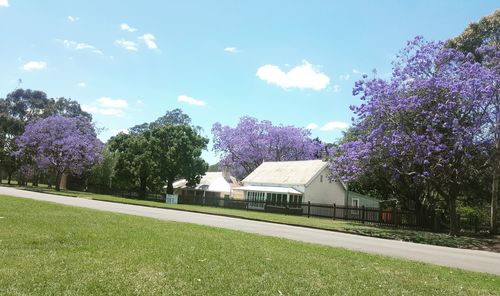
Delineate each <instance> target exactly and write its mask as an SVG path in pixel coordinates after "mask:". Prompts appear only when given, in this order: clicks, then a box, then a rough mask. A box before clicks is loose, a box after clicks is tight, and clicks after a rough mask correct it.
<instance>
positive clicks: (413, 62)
mask: <svg viewBox="0 0 500 296" xmlns="http://www.w3.org/2000/svg"><path fill="white" fill-rule="evenodd" d="M498 82H499V76H498V73H497V72H496V71H495V70H493V69H491V68H487V67H484V66H483V65H482V64H480V63H477V62H476V61H475V59H474V56H473V55H472V54H468V55H465V54H464V53H462V52H459V51H457V50H455V49H449V48H445V47H444V46H443V43H440V42H426V41H424V40H423V38H421V37H417V38H415V39H414V40H412V41H410V42H408V45H407V47H406V48H405V49H403V50H402V51H401V52H400V54H399V56H398V59H397V60H396V61H395V63H394V67H393V72H392V77H391V78H390V80H387V81H386V80H382V79H368V78H367V77H366V76H364V79H363V80H361V81H358V82H357V83H356V84H355V87H354V90H353V94H354V95H360V98H361V100H362V101H363V103H362V104H361V105H359V106H353V107H352V109H353V111H354V113H355V114H356V121H355V122H354V126H353V129H354V132H355V134H356V135H357V136H356V137H355V139H352V140H351V141H347V142H345V143H344V144H342V145H341V146H340V147H339V150H338V151H337V157H336V159H335V160H334V161H333V162H332V165H331V168H332V172H333V177H335V178H339V179H343V180H345V181H351V180H356V179H357V178H360V177H361V176H363V174H365V173H367V172H368V173H369V172H373V171H374V170H381V171H383V172H384V174H385V175H386V178H387V179H388V182H391V183H392V184H397V185H399V186H405V185H404V184H407V186H409V187H408V188H412V187H413V188H416V189H418V190H417V191H416V192H415V194H421V193H422V194H423V193H426V190H427V192H429V191H431V192H435V193H437V194H438V195H439V196H440V197H441V198H443V199H444V200H445V202H446V204H447V208H448V209H447V210H448V214H449V217H450V232H451V233H456V232H457V224H456V222H457V219H456V202H457V198H458V197H459V196H461V194H462V193H463V192H464V190H465V189H466V188H465V186H466V184H467V183H468V181H469V180H470V179H471V178H474V176H475V175H478V174H481V173H482V172H481V168H480V167H478V161H477V160H478V159H484V160H485V162H484V163H483V164H484V166H487V165H488V164H487V163H486V162H487V159H488V155H490V154H491V151H492V150H493V147H494V138H495V127H494V125H491V120H490V117H492V116H493V117H495V115H494V112H495V109H494V98H495V97H496V96H497V95H498ZM420 191H421V192H420ZM422 197H424V195H420V196H419V197H418V199H420V200H421V199H422ZM421 201H422V200H421Z"/></svg>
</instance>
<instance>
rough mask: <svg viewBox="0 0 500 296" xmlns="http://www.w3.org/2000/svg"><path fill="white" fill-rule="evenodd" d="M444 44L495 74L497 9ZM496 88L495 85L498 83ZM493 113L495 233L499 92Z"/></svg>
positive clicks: (498, 61) (499, 184)
mask: <svg viewBox="0 0 500 296" xmlns="http://www.w3.org/2000/svg"><path fill="white" fill-rule="evenodd" d="M446 45H447V46H448V47H451V48H455V49H458V50H461V51H462V52H465V53H470V54H473V55H474V56H475V58H476V60H477V61H479V62H481V64H482V65H483V66H485V67H488V68H491V69H493V70H494V71H496V73H497V74H498V73H499V72H500V54H499V52H500V51H499V48H500V10H496V11H495V12H494V13H493V14H491V15H489V16H486V17H483V18H481V19H480V20H479V22H477V23H472V24H470V25H469V26H468V27H467V28H466V29H465V31H464V32H463V33H462V34H460V35H459V36H457V37H455V38H453V39H451V40H449V41H448V42H447V43H446ZM497 87H498V84H497ZM492 101H493V105H494V108H493V109H494V112H491V114H493V115H496V116H492V117H491V118H490V119H491V125H493V126H496V127H495V128H494V129H495V130H496V132H495V138H496V143H495V148H494V150H493V153H492V154H491V155H490V160H489V162H490V165H489V167H488V169H489V171H488V172H487V174H486V175H491V203H490V208H491V215H490V231H491V232H492V233H496V232H498V221H497V220H498V209H497V205H498V199H500V97H499V94H498V92H497V93H496V97H493V98H492Z"/></svg>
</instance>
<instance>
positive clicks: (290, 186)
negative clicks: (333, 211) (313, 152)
mask: <svg viewBox="0 0 500 296" xmlns="http://www.w3.org/2000/svg"><path fill="white" fill-rule="evenodd" d="M329 175H330V170H329V168H328V163H327V162H324V161H322V160H301V161H280V162H264V163H262V164H261V165H260V166H259V167H257V168H256V169H255V170H254V171H253V172H252V173H251V174H250V175H248V176H247V177H246V178H245V179H243V181H242V182H243V186H242V187H239V188H236V190H239V191H242V192H243V193H244V197H245V199H246V200H248V201H252V202H253V203H251V204H250V206H249V207H252V208H264V205H265V204H266V203H267V205H275V206H284V205H288V206H291V207H293V205H294V204H296V205H299V204H302V203H307V202H311V203H317V204H337V205H340V206H342V205H345V204H346V202H347V203H348V204H349V206H366V207H377V208H378V200H376V199H374V198H371V197H368V196H364V195H361V194H357V193H353V192H350V193H349V195H348V194H347V191H346V187H345V186H344V184H343V183H341V182H339V181H332V180H330V179H329ZM351 195H352V196H351ZM349 196H350V197H349ZM347 199H348V200H347Z"/></svg>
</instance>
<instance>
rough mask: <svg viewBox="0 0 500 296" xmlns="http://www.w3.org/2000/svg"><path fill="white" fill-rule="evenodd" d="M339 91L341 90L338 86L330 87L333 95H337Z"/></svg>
mask: <svg viewBox="0 0 500 296" xmlns="http://www.w3.org/2000/svg"><path fill="white" fill-rule="evenodd" d="M341 90H342V88H340V85H338V84H335V85H332V91H333V92H334V93H338V92H340V91H341Z"/></svg>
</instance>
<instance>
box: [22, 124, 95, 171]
mask: <svg viewBox="0 0 500 296" xmlns="http://www.w3.org/2000/svg"><path fill="white" fill-rule="evenodd" d="M16 144H17V145H18V147H19V149H18V151H16V152H15V155H16V156H18V157H28V156H29V157H33V158H34V161H35V163H36V165H37V166H38V168H40V169H48V170H51V171H54V172H55V173H56V175H57V176H60V175H62V174H64V173H70V174H81V173H83V172H84V171H85V170H86V169H88V168H90V167H91V166H92V165H94V164H96V163H97V162H99V161H100V160H101V152H102V149H103V144H102V142H101V141H100V140H99V139H98V138H97V135H96V132H95V129H94V127H93V126H92V124H91V123H90V121H89V120H88V119H87V118H84V117H74V118H69V117H63V116H60V115H56V116H51V117H47V118H44V119H40V120H38V121H35V122H33V123H30V124H28V125H27V126H26V129H25V131H24V133H23V134H22V135H21V136H20V137H19V138H18V139H17V140H16Z"/></svg>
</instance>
